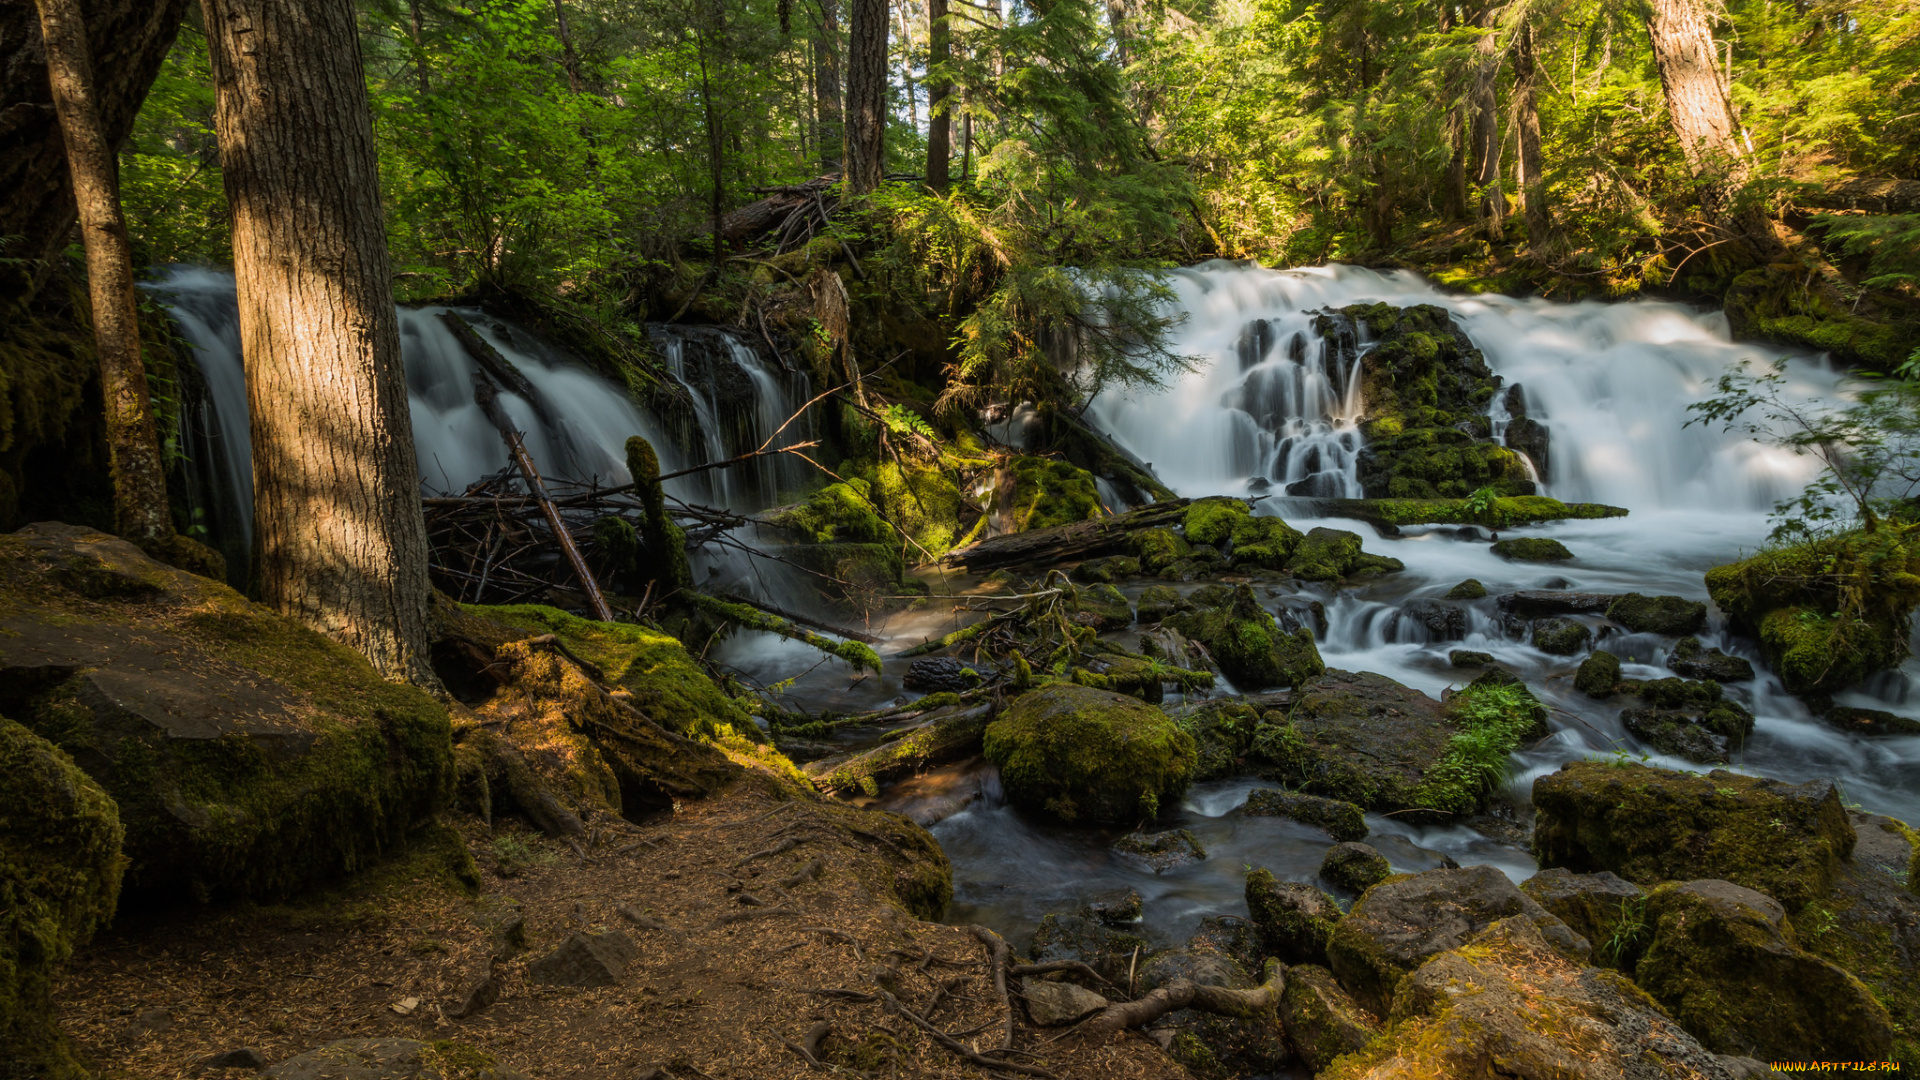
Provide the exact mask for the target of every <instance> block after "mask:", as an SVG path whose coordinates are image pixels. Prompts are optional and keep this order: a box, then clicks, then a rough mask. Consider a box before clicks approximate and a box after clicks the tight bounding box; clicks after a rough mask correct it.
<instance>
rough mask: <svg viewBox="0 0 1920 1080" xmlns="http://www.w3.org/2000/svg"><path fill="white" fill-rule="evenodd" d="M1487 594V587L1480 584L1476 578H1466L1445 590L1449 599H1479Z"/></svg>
mask: <svg viewBox="0 0 1920 1080" xmlns="http://www.w3.org/2000/svg"><path fill="white" fill-rule="evenodd" d="M1486 595H1487V587H1486V586H1485V585H1482V584H1480V580H1479V579H1478V578H1468V579H1466V580H1465V581H1462V582H1461V583H1460V584H1458V585H1455V586H1454V587H1453V588H1451V589H1448V590H1447V599H1449V600H1479V599H1482V598H1484V597H1485V596H1486Z"/></svg>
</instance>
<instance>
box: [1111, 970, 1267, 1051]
mask: <svg viewBox="0 0 1920 1080" xmlns="http://www.w3.org/2000/svg"><path fill="white" fill-rule="evenodd" d="M1285 970H1286V969H1285V966H1284V965H1282V964H1281V963H1280V962H1279V961H1277V960H1268V961H1267V970H1266V981H1265V982H1263V983H1261V984H1260V985H1259V986H1257V987H1255V988H1254V989H1252V990H1228V989H1226V988H1225V987H1220V986H1196V985H1194V984H1193V983H1192V982H1190V981H1188V980H1186V979H1175V980H1173V981H1172V982H1170V983H1168V984H1167V985H1165V986H1163V987H1161V988H1160V989H1158V990H1155V991H1154V992H1153V993H1151V994H1148V995H1147V996H1146V997H1143V998H1141V999H1140V1000H1138V1001H1127V1002H1122V1003H1120V1004H1118V1005H1109V1006H1107V1008H1106V1009H1105V1010H1104V1011H1103V1012H1101V1013H1099V1014H1097V1015H1096V1016H1094V1018H1093V1019H1091V1020H1088V1021H1087V1022H1086V1024H1085V1025H1083V1026H1082V1028H1081V1030H1083V1031H1085V1032H1086V1033H1087V1034H1088V1035H1090V1036H1093V1037H1095V1038H1100V1037H1104V1036H1107V1035H1111V1034H1113V1033H1114V1032H1116V1031H1120V1030H1123V1029H1125V1028H1130V1027H1139V1026H1140V1025H1142V1024H1150V1023H1152V1022H1153V1021H1155V1020H1158V1019H1160V1018H1161V1017H1162V1016H1165V1015H1167V1014H1168V1013H1170V1012H1175V1011H1178V1010H1180V1009H1196V1010H1198V1011H1200V1012H1208V1013H1215V1014H1217V1015H1220V1016H1257V1015H1260V1014H1261V1013H1265V1012H1269V1011H1271V1010H1272V1009H1273V1008H1275V1007H1276V1006H1277V1005H1278V1004H1279V1002H1280V992H1281V991H1282V990H1284V989H1285V988H1286V985H1287V980H1286V977H1285V975H1284V972H1285Z"/></svg>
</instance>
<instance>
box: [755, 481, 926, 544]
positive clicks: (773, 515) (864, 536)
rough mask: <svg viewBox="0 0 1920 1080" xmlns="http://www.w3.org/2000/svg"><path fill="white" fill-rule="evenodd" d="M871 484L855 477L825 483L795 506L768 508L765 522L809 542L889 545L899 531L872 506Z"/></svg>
mask: <svg viewBox="0 0 1920 1080" xmlns="http://www.w3.org/2000/svg"><path fill="white" fill-rule="evenodd" d="M872 495H873V486H872V485H871V484H869V483H867V482H866V481H865V480H862V479H859V478H858V477H856V478H854V479H851V480H847V481H845V482H842V483H834V484H828V485H827V486H826V487H823V488H821V489H820V490H819V491H816V492H814V493H813V494H812V495H809V496H807V501H806V502H803V503H800V504H799V505H797V506H784V507H779V508H776V509H773V510H769V511H767V513H766V515H765V517H766V520H767V522H768V524H770V525H772V526H774V527H776V528H777V529H778V530H780V531H781V532H782V533H785V534H788V535H790V536H791V537H792V538H793V539H796V540H799V541H801V542H803V543H809V544H891V543H897V542H898V537H899V534H898V533H896V532H894V529H893V526H891V525H889V524H887V521H886V519H885V518H883V517H881V516H880V512H879V510H878V509H877V508H876V507H875V506H874V505H873V499H872Z"/></svg>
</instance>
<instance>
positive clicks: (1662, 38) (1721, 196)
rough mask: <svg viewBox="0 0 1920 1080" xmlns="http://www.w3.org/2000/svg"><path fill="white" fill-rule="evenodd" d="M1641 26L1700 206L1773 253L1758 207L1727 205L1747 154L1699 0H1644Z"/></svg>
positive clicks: (1748, 169)
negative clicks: (1650, 46)
mask: <svg viewBox="0 0 1920 1080" xmlns="http://www.w3.org/2000/svg"><path fill="white" fill-rule="evenodd" d="M1647 34H1648V36H1649V37H1651V38H1652V39H1653V59H1654V64H1655V66H1656V67H1658V68H1659V69H1660V87H1661V89H1662V90H1664V91H1665V92H1666V98H1667V115H1668V117H1669V118H1670V119H1671V120H1672V122H1673V133H1674V135H1675V136H1676V137H1677V138H1678V139H1679V140H1680V151H1681V153H1683V154H1685V155H1686V159H1687V167H1688V168H1690V169H1692V170H1693V176H1694V183H1695V184H1696V186H1697V188H1698V190H1699V193H1700V209H1701V210H1702V211H1703V212H1704V213H1705V214H1706V215H1707V218H1708V219H1709V220H1719V219H1721V218H1727V219H1728V224H1729V225H1730V226H1731V227H1732V228H1733V229H1734V230H1735V231H1736V232H1738V233H1739V234H1740V235H1741V236H1742V237H1743V238H1744V239H1745V240H1746V241H1747V243H1748V244H1749V245H1751V246H1752V248H1753V249H1754V253H1755V254H1756V255H1757V256H1759V257H1761V258H1767V257H1771V256H1773V255H1775V254H1778V253H1779V252H1780V250H1781V244H1780V238H1779V236H1778V235H1777V234H1775V233H1774V231H1773V225H1772V223H1771V222H1769V221H1768V220H1767V218H1766V215H1765V214H1763V213H1761V212H1760V211H1759V210H1757V209H1754V208H1748V209H1745V210H1736V209H1735V208H1734V205H1733V204H1734V200H1735V196H1736V195H1737V193H1738V192H1739V190H1740V188H1741V187H1742V186H1744V185H1745V184H1746V182H1747V178H1748V177H1749V176H1750V175H1751V174H1752V162H1751V160H1750V159H1749V157H1748V155H1747V152H1746V147H1745V146H1744V145H1743V144H1742V142H1741V140H1740V136H1739V132H1738V130H1737V129H1736V127H1735V125H1734V122H1733V104H1732V102H1731V101H1729V100H1728V98H1727V82H1726V77H1725V75H1724V73H1723V72H1722V71H1721V70H1720V65H1719V63H1718V62H1717V58H1716V55H1715V51H1714V47H1713V28H1712V27H1711V26H1709V25H1708V23H1707V16H1706V12H1704V11H1703V10H1701V7H1700V4H1699V0H1651V2H1650V3H1649V4H1648V5H1647Z"/></svg>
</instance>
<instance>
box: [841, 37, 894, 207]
mask: <svg viewBox="0 0 1920 1080" xmlns="http://www.w3.org/2000/svg"><path fill="white" fill-rule="evenodd" d="M888 28H889V22H888V19H887V0H853V11H852V13H851V15H850V16H849V18H848V23H847V149H846V162H847V178H846V187H847V194H849V195H864V194H865V193H867V192H869V191H873V190H875V189H876V188H878V187H879V186H880V178H881V176H882V174H884V173H885V172H886V165H887V157H886V134H887V30H888Z"/></svg>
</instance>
